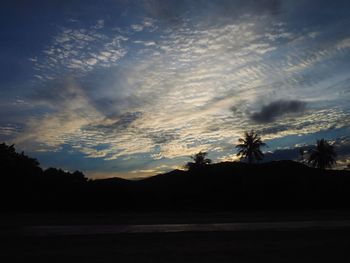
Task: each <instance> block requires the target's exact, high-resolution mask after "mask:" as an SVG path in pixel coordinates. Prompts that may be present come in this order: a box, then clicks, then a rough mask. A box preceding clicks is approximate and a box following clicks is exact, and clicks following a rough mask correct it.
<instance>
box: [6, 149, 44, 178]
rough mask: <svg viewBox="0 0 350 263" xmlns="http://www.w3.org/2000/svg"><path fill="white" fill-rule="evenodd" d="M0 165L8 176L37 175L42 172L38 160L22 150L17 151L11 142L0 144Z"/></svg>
mask: <svg viewBox="0 0 350 263" xmlns="http://www.w3.org/2000/svg"><path fill="white" fill-rule="evenodd" d="M0 167H1V169H2V171H3V172H4V173H5V174H6V175H8V176H10V175H11V176H12V175H15V176H24V175H26V174H27V175H38V174H41V173H42V170H41V168H40V167H39V162H38V161H37V160H36V159H34V158H30V157H28V156H27V155H25V154H24V153H23V152H21V153H17V152H16V149H15V146H14V145H13V144H12V145H7V144H5V143H1V144H0Z"/></svg>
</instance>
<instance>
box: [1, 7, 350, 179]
mask: <svg viewBox="0 0 350 263" xmlns="http://www.w3.org/2000/svg"><path fill="white" fill-rule="evenodd" d="M6 2H8V3H6ZM1 6H2V7H1V10H0V33H1V41H0V56H1V61H0V140H1V141H4V142H7V143H15V144H16V148H17V149H18V150H21V151H22V150H24V151H25V152H26V153H27V154H29V155H31V156H34V157H35V158H37V159H38V160H39V162H40V163H41V165H42V166H43V167H49V166H54V167H61V168H63V169H67V170H76V169H79V170H82V171H83V172H84V173H86V174H87V175H88V176H90V177H93V178H103V177H110V176H120V177H124V178H134V177H143V176H149V175H153V174H156V173H161V172H164V171H169V170H172V169H174V168H177V167H181V166H182V165H183V164H184V163H185V162H186V161H187V160H188V156H190V155H192V154H194V153H196V152H199V151H207V152H209V158H212V159H213V160H214V161H216V162H218V161H222V160H234V159H235V154H236V150H235V148H234V145H235V144H236V142H237V139H238V138H239V137H240V136H241V135H242V133H243V132H244V131H246V130H250V129H255V130H256V131H258V132H259V133H260V134H261V135H262V137H263V139H264V140H265V141H266V143H267V144H268V145H269V148H266V149H265V151H269V153H268V156H269V158H271V157H274V158H277V159H278V158H279V156H283V157H284V158H286V156H290V158H296V155H295V153H296V147H299V146H302V145H310V144H314V143H315V141H316V139H320V138H326V139H328V140H332V141H334V143H335V144H336V146H337V149H338V153H339V163H340V164H345V163H346V162H349V163H350V157H349V156H350V138H349V134H350V133H349V131H350V104H349V99H350V70H349V69H350V30H349V28H350V3H349V1H336V0H335V1H326V0H319V1H311V0H310V1H307V0H300V1H294V0H261V1H256V0H216V1H214V0H213V1H209V0H208V1H205V0H177V1H170V0H135V1H132V0H119V1H118V0H107V1H99V2H98V4H97V2H96V1H89V0H84V1H83V0H81V1H79V0H72V1H64V0H62V1H59V0H51V1H14V0H13V1H4V2H2V3H1Z"/></svg>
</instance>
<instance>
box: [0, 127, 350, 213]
mask: <svg viewBox="0 0 350 263" xmlns="http://www.w3.org/2000/svg"><path fill="white" fill-rule="evenodd" d="M321 141H322V140H321ZM321 141H318V144H317V147H316V148H315V149H314V151H312V152H310V154H309V159H308V160H309V161H310V163H311V164H312V166H313V167H316V168H313V167H309V166H307V165H306V163H307V162H305V163H302V162H294V161H274V162H268V163H259V162H258V161H259V160H261V159H262V158H263V154H262V152H261V151H260V147H261V146H264V145H265V144H264V143H263V142H262V141H261V138H260V137H259V136H258V135H256V134H255V133H254V132H253V131H252V132H250V133H246V134H245V138H244V139H241V140H240V141H239V143H240V144H239V146H238V148H239V149H240V151H239V155H240V156H241V157H242V158H243V159H246V160H247V162H222V163H215V164H212V163H211V160H210V159H208V158H206V156H207V153H205V152H200V153H198V154H196V155H194V156H193V157H192V160H193V161H192V162H189V163H188V164H187V168H188V170H187V171H182V170H174V171H171V172H169V173H166V174H161V175H157V176H153V177H150V178H146V179H143V180H124V179H120V178H111V179H104V180H87V178H86V177H85V176H84V174H83V173H81V172H79V171H76V172H74V173H70V172H65V171H63V170H60V169H56V168H49V169H47V170H42V168H40V166H39V163H38V162H37V161H36V160H35V159H33V158H30V157H28V156H26V155H25V154H24V153H23V152H22V153H17V152H16V151H15V148H14V146H13V145H11V146H8V145H6V144H0V167H1V168H0V169H1V176H2V179H1V188H0V195H1V196H0V198H1V199H0V200H1V203H2V204H1V205H2V210H3V211H60V210H64V211H69V210H70V211H79V210H91V211H98V210H117V211H152V210H153V211H167V210H169V211H170V210H175V211H176V210H191V211H192V210H205V211H211V210H227V211H228V210H235V209H294V208H295V209H307V208H350V171H347V170H326V169H325V168H326V167H329V166H331V165H332V164H333V163H334V162H335V160H334V157H335V152H334V149H333V148H332V147H331V146H330V145H329V144H328V143H327V142H326V141H322V142H321ZM319 144H322V145H321V147H319ZM324 152H326V154H324Z"/></svg>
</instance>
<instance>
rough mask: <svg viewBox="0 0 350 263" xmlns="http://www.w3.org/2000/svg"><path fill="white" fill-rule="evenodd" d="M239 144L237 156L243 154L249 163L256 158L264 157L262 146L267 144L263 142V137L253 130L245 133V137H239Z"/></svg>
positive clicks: (258, 159)
mask: <svg viewBox="0 0 350 263" xmlns="http://www.w3.org/2000/svg"><path fill="white" fill-rule="evenodd" d="M238 142H239V144H237V145H236V148H237V149H239V151H238V153H237V156H241V157H242V158H244V159H248V163H249V164H251V163H253V161H254V160H256V161H260V160H262V159H263V158H264V154H263V153H262V151H261V150H260V148H261V147H263V146H266V144H265V143H263V142H262V140H261V137H260V136H259V135H258V134H257V133H256V132H254V131H253V130H251V131H250V132H245V133H244V138H239V139H238Z"/></svg>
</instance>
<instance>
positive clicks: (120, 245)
mask: <svg viewBox="0 0 350 263" xmlns="http://www.w3.org/2000/svg"><path fill="white" fill-rule="evenodd" d="M349 244H350V230H341V229H340V230H317V231H315V230H310V231H259V232H250V231H245V232H208V233H206V232H199V233H191V232H185V233H154V234H119V235H95V236H65V237H62V236H60V237H45V238H38V237H37V238H33V237H26V238H24V237H22V238H10V239H9V240H7V242H5V244H3V245H2V248H1V250H2V252H1V257H2V258H3V259H2V260H1V262H66V263H67V262H76V263H78V262H84V263H88V262H101V263H102V262H308V263H309V262H350V251H349Z"/></svg>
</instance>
